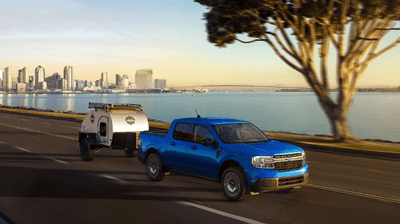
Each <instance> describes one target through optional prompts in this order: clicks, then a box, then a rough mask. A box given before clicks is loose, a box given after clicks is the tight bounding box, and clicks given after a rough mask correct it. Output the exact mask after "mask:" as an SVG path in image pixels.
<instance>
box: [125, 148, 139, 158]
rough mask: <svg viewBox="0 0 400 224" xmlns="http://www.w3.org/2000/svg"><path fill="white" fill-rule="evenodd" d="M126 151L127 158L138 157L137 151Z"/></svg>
mask: <svg viewBox="0 0 400 224" xmlns="http://www.w3.org/2000/svg"><path fill="white" fill-rule="evenodd" d="M124 151H125V155H126V156H127V157H135V156H137V151H136V150H134V149H127V150H124Z"/></svg>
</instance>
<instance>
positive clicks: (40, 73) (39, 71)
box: [35, 65, 47, 89]
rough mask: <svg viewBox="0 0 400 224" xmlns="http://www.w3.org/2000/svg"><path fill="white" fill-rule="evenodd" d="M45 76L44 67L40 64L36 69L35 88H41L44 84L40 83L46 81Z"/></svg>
mask: <svg viewBox="0 0 400 224" xmlns="http://www.w3.org/2000/svg"><path fill="white" fill-rule="evenodd" d="M44 76H45V71H44V68H43V67H42V66H40V65H39V66H38V67H37V68H36V69H35V89H40V88H39V87H40V86H43V85H40V83H43V82H44ZM46 87H47V86H46Z"/></svg>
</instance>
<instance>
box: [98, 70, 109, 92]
mask: <svg viewBox="0 0 400 224" xmlns="http://www.w3.org/2000/svg"><path fill="white" fill-rule="evenodd" d="M100 87H101V88H102V89H107V87H108V73H107V72H103V73H101V79H100Z"/></svg>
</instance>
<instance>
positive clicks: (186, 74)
mask: <svg viewBox="0 0 400 224" xmlns="http://www.w3.org/2000/svg"><path fill="white" fill-rule="evenodd" d="M2 6H3V7H4V8H7V11H4V12H3V13H2V14H0V25H1V27H2V30H3V32H2V34H1V35H0V57H1V58H2V60H1V61H0V68H5V67H8V66H10V67H12V68H13V72H17V71H18V70H19V69H21V68H24V67H27V68H28V69H29V71H30V72H32V70H34V69H35V68H36V67H37V66H38V65H41V66H42V67H44V68H46V73H47V74H54V73H60V74H62V70H61V69H62V68H63V67H64V66H65V65H66V64H70V65H73V67H74V79H82V80H97V79H99V78H98V77H99V74H101V73H102V72H107V73H108V74H109V77H108V79H109V80H108V82H110V83H115V74H128V75H129V77H130V81H133V80H134V78H133V77H134V74H135V71H136V70H138V69H141V68H152V69H153V70H154V71H156V72H155V76H154V79H159V78H162V79H167V80H168V85H171V86H194V85H207V84H220V85H224V84H248V85H277V84H285V85H291V86H304V87H307V84H306V82H305V80H304V78H303V77H302V76H301V75H300V74H299V73H297V72H296V71H294V70H293V69H291V68H290V67H289V66H287V65H286V64H285V63H284V62H283V61H281V59H279V57H278V56H277V55H275V53H274V52H273V50H272V49H271V48H270V47H269V46H267V44H263V43H256V44H241V43H235V44H233V45H229V46H227V47H226V48H217V47H215V46H214V45H212V44H210V43H209V42H208V41H207V33H206V31H205V21H204V20H202V17H203V13H204V12H206V10H207V9H206V8H205V7H203V6H201V5H200V4H198V3H195V2H193V1H184V0H171V1H168V2H165V1H156V0H150V1H146V2H142V1H129V2H127V1H118V0H117V1H113V2H110V1H104V0H103V1H93V0H70V1H61V0H54V1H49V0H38V1H34V2H32V1H28V0H15V1H12V2H4V3H2ZM71 12H73V13H71ZM398 35H399V32H396V31H393V32H390V33H389V34H388V37H387V38H386V39H387V40H386V39H384V40H383V41H382V46H386V45H387V43H389V42H390V41H389V40H393V39H394V38H396V37H397V36H398ZM330 49H331V50H332V51H333V49H334V48H333V47H331V48H330ZM399 53H400V48H399V47H396V48H394V49H392V50H390V51H389V52H387V53H385V54H384V55H382V56H381V57H379V58H377V59H375V60H373V61H372V62H371V64H370V65H369V67H368V69H367V70H366V72H365V75H364V76H363V77H362V78H361V79H360V83H359V84H360V87H363V86H375V85H390V86H399V85H400V79H399V78H398V75H397V71H398V70H399V68H400V65H399V64H398V63H397V60H398V59H399ZM335 60H336V59H335V58H334V55H333V54H331V55H330V57H329V72H330V74H331V76H332V80H335V78H333V76H334V72H335V71H334V69H335V66H336V64H335ZM60 68H61V69H60ZM376 74H384V75H380V76H377V75H376ZM75 77H76V78H75ZM332 84H333V86H332V87H335V83H334V82H332Z"/></svg>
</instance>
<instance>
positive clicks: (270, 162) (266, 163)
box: [251, 156, 274, 169]
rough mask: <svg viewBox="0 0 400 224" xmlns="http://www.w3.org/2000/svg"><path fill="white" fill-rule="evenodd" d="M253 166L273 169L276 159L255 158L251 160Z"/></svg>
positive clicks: (270, 157)
mask: <svg viewBox="0 0 400 224" xmlns="http://www.w3.org/2000/svg"><path fill="white" fill-rule="evenodd" d="M251 164H253V166H254V167H256V168H266V169H273V168H274V159H273V158H272V156H254V157H253V158H252V159H251Z"/></svg>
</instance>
